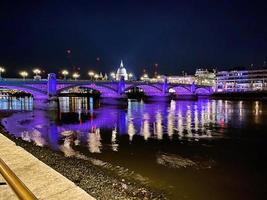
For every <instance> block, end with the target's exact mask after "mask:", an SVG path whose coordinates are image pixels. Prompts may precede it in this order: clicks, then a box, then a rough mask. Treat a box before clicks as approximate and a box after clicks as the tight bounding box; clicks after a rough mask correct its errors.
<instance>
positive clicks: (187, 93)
mask: <svg viewBox="0 0 267 200" xmlns="http://www.w3.org/2000/svg"><path fill="white" fill-rule="evenodd" d="M75 87H83V88H88V89H92V90H94V91H97V92H99V93H100V97H101V98H102V99H103V100H108V101H109V100H110V99H112V100H121V99H124V98H126V92H127V91H129V90H130V89H132V88H139V89H142V91H143V92H144V95H145V96H147V97H151V98H155V99H164V98H167V97H169V96H170V92H172V94H173V95H174V96H176V98H177V99H180V98H181V99H183V98H195V97H199V96H209V95H211V94H212V92H213V91H212V87H210V86H203V85H195V84H173V83H168V82H167V79H166V80H165V81H164V82H156V83H151V82H145V81H125V80H123V79H122V80H120V81H100V80H99V81H92V80H62V79H56V75H55V74H49V75H48V78H47V79H40V80H34V79H12V78H8V79H1V80H0V88H6V89H15V90H20V91H24V92H27V93H30V94H32V95H33V98H34V99H44V100H49V99H51V98H54V97H57V96H58V95H59V94H60V93H62V92H64V91H65V92H66V91H67V90H69V89H71V88H75Z"/></svg>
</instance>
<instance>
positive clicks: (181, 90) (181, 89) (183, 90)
mask: <svg viewBox="0 0 267 200" xmlns="http://www.w3.org/2000/svg"><path fill="white" fill-rule="evenodd" d="M170 89H172V90H174V91H175V94H176V95H191V94H192V92H191V88H190V87H188V86H174V87H170V88H169V91H170Z"/></svg>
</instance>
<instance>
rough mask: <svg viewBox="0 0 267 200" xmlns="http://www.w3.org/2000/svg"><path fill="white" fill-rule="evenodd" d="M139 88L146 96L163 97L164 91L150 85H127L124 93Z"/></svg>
mask: <svg viewBox="0 0 267 200" xmlns="http://www.w3.org/2000/svg"><path fill="white" fill-rule="evenodd" d="M135 87H137V88H139V89H142V90H143V92H144V94H145V95H146V96H160V95H162V90H161V89H160V88H158V87H157V86H155V85H148V84H133V85H127V86H126V88H125V90H124V91H127V90H130V89H132V88H135Z"/></svg>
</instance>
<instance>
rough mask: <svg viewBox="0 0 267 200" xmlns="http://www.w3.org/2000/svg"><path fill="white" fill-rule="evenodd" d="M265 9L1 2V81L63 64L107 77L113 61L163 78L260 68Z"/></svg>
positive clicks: (265, 44)
mask: <svg viewBox="0 0 267 200" xmlns="http://www.w3.org/2000/svg"><path fill="white" fill-rule="evenodd" d="M266 10H267V2H266V1H265V2H264V1H258V2H257V1H255V0H254V1H244V0H243V1H241V0H240V1H234V0H227V1H226V0H225V1H214V0H211V1H193V0H191V1H190V0H186V1H178V0H177V1H169V0H162V1H152V0H151V1H148V0H147V1H146V0H142V1H137V0H136V1H127V0H124V1H116V0H110V1H101V0H98V1H92V0H84V1H81V0H75V1H74V0H69V1H64V0H54V1H38V0H35V1H17V2H16V1H12V0H8V1H2V0H1V1H0V64H1V65H4V66H5V67H6V69H7V72H8V75H12V73H13V74H17V72H18V71H19V70H21V69H31V68H33V67H35V66H42V68H43V69H45V70H46V71H48V72H57V71H58V70H59V69H60V68H61V69H62V68H70V65H71V63H72V65H76V66H78V67H80V68H81V70H82V72H84V73H85V72H87V71H88V70H89V69H95V70H97V71H102V72H110V71H112V70H114V69H115V68H117V67H118V65H119V63H120V59H123V60H124V62H125V65H126V67H127V69H128V71H132V72H134V73H136V74H140V73H141V72H142V69H143V68H146V69H147V71H148V72H152V71H153V65H154V64H155V63H158V65H159V72H161V73H163V74H170V73H172V74H180V73H181V71H182V70H185V71H187V72H189V73H193V72H194V70H195V68H196V67H204V66H208V67H213V66H215V67H217V68H218V69H224V68H230V67H234V66H239V65H244V66H247V65H249V64H251V63H254V65H262V64H263V62H264V61H265V60H267V13H266ZM67 49H71V58H67V53H66V50H67ZM97 57H99V58H100V61H99V62H97V61H96V58H97ZM6 76H7V75H6Z"/></svg>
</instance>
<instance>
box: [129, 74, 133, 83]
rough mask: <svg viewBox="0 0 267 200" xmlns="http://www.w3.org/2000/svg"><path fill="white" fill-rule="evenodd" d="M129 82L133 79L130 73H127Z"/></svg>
mask: <svg viewBox="0 0 267 200" xmlns="http://www.w3.org/2000/svg"><path fill="white" fill-rule="evenodd" d="M128 76H129V81H131V80H132V78H133V74H132V73H129V75H128Z"/></svg>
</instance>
